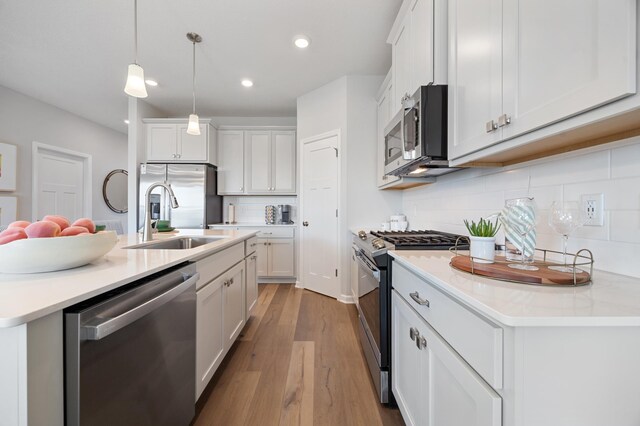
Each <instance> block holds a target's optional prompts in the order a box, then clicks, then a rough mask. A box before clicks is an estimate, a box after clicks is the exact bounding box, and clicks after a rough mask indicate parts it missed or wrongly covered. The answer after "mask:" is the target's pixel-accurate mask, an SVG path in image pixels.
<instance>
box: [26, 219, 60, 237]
mask: <svg viewBox="0 0 640 426" xmlns="http://www.w3.org/2000/svg"><path fill="white" fill-rule="evenodd" d="M24 231H25V232H26V233H27V236H28V237H29V238H49V237H57V236H58V235H60V225H58V224H57V223H55V222H51V221H48V220H41V221H40V222H34V223H32V224H31V225H29V226H27V227H26V228H24Z"/></svg>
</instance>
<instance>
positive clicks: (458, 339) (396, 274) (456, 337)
mask: <svg viewBox="0 0 640 426" xmlns="http://www.w3.org/2000/svg"><path fill="white" fill-rule="evenodd" d="M392 269H393V273H392V274H393V275H392V280H393V281H392V284H393V288H394V289H395V290H396V291H397V292H398V293H399V294H400V295H401V296H402V297H403V298H404V299H405V300H406V301H407V302H408V303H409V305H410V306H411V307H412V308H413V309H415V310H416V312H418V314H419V315H421V316H422V317H423V318H424V319H425V320H426V321H427V322H428V323H429V325H431V326H432V327H433V328H434V329H435V330H436V331H437V332H438V333H439V334H440V335H441V336H442V337H443V338H444V339H445V340H446V341H447V343H449V345H451V346H452V347H453V349H455V350H456V351H457V352H458V353H459V354H460V355H461V356H462V358H464V359H465V360H466V361H467V362H468V363H469V365H471V366H472V367H473V368H474V369H475V370H476V371H477V372H478V374H480V376H482V377H483V378H484V379H485V380H486V381H487V382H488V383H489V384H490V385H491V386H492V387H493V388H495V389H500V388H502V345H503V331H502V328H501V327H499V326H498V325H496V324H494V323H492V322H490V321H488V320H487V319H485V318H482V317H481V316H479V315H478V314H476V313H474V312H472V311H471V310H469V309H467V308H466V307H464V306H463V305H461V304H460V303H458V302H457V301H455V300H453V299H452V298H450V297H449V296H447V295H445V294H444V293H443V292H442V291H440V290H438V289H436V288H435V287H434V286H432V285H431V284H430V283H428V282H427V281H425V280H423V279H422V278H419V277H418V276H416V275H415V274H413V273H412V272H410V271H409V270H408V269H406V268H405V267H404V266H402V265H400V264H398V263H397V262H393V268H392ZM412 295H413V297H412ZM416 299H418V300H421V301H422V303H419V301H418V300H416Z"/></svg>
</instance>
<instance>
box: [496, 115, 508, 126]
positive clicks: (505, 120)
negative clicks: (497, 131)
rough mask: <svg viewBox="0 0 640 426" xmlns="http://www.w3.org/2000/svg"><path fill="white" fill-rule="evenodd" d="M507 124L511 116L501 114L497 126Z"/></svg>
mask: <svg viewBox="0 0 640 426" xmlns="http://www.w3.org/2000/svg"><path fill="white" fill-rule="evenodd" d="M508 124H511V117H509V116H508V115H507V114H502V115H501V116H500V117H498V126H499V127H503V126H506V125H508Z"/></svg>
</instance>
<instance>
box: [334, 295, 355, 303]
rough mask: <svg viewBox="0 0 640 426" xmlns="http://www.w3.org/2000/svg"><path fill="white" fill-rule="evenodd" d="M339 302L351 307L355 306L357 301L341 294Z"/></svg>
mask: <svg viewBox="0 0 640 426" xmlns="http://www.w3.org/2000/svg"><path fill="white" fill-rule="evenodd" d="M338 302H342V303H345V304H350V305H353V304H354V303H356V302H355V300H353V296H350V295H346V294H341V295H340V296H338Z"/></svg>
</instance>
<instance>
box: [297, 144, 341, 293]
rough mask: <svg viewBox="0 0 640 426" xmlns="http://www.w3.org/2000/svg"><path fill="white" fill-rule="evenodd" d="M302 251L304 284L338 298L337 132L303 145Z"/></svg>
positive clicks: (306, 286)
mask: <svg viewBox="0 0 640 426" xmlns="http://www.w3.org/2000/svg"><path fill="white" fill-rule="evenodd" d="M302 180H303V182H302V200H301V201H302V212H303V213H302V214H303V223H302V225H303V226H302V253H303V274H302V280H303V285H304V287H305V288H307V289H309V290H312V291H315V292H318V293H322V294H325V295H327V296H331V297H335V298H338V296H339V295H340V282H339V280H338V276H337V275H338V273H337V271H338V244H339V242H338V218H337V214H336V213H337V209H338V136H337V135H335V134H332V135H329V136H326V137H321V138H317V139H316V138H311V139H309V140H308V142H306V143H304V147H303V178H302Z"/></svg>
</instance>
